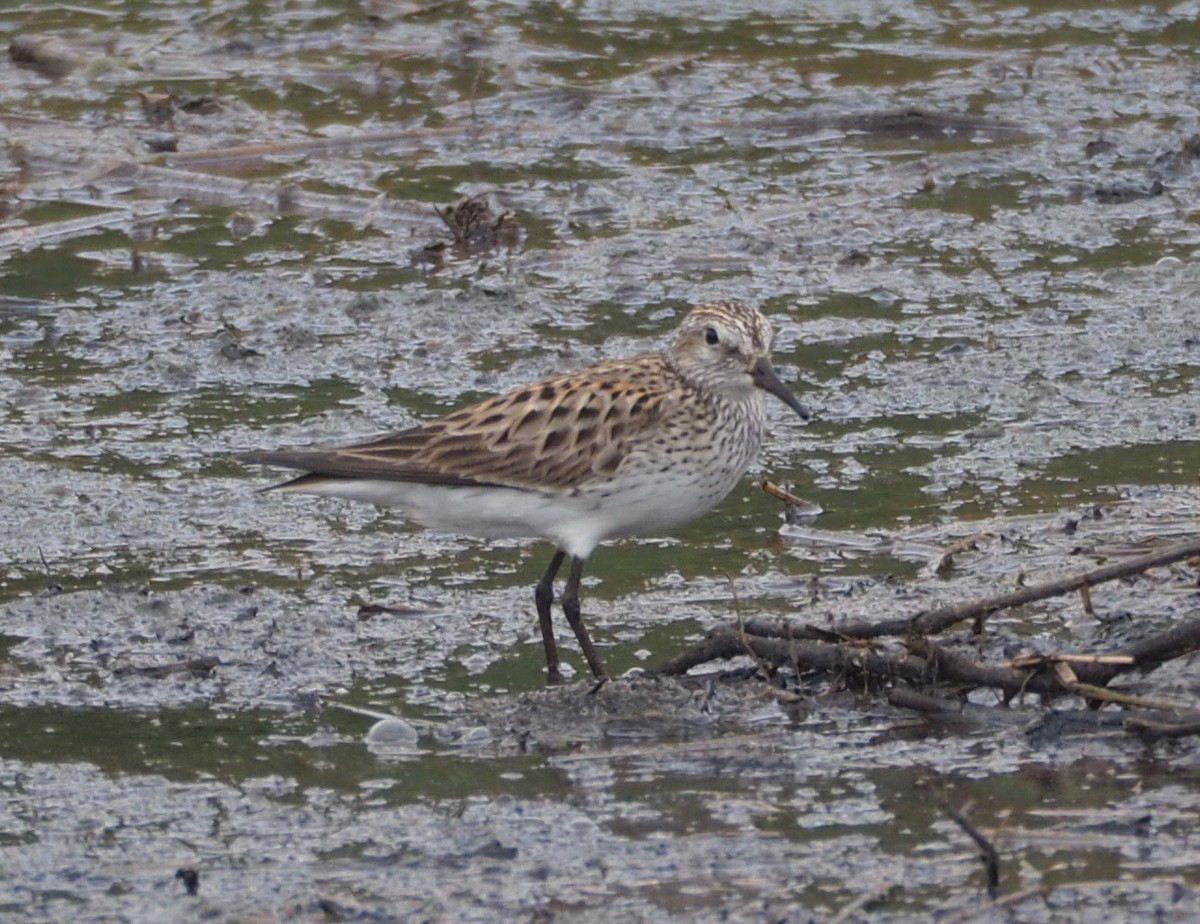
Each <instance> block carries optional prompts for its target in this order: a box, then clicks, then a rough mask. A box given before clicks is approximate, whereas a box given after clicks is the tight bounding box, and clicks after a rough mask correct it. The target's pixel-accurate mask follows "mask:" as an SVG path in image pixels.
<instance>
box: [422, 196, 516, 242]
mask: <svg viewBox="0 0 1200 924" xmlns="http://www.w3.org/2000/svg"><path fill="white" fill-rule="evenodd" d="M433 210H434V211H435V212H436V213H437V216H438V218H440V219H441V220H442V221H443V222H444V223H445V225H446V227H447V228H449V229H450V233H451V234H452V235H453V236H454V246H455V247H462V248H466V249H468V250H490V249H492V248H495V247H513V246H516V244H517V243H518V242H519V240H520V236H521V226H520V225H519V224H517V217H516V216H515V215H514V214H513V213H512V212H510V211H508V210H507V209H505V210H504V211H503V212H501V213H500V214H499V215H497V214H496V213H495V211H494V210H493V209H492V206H491V203H490V202H488V200H487V199H486V198H484V197H483V196H464V197H463V198H462V199H460V200H459V201H458V202H456V203H455V204H454V205H448V206H446V208H444V209H439V208H438V207H437V206H434V207H433Z"/></svg>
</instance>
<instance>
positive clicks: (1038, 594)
mask: <svg viewBox="0 0 1200 924" xmlns="http://www.w3.org/2000/svg"><path fill="white" fill-rule="evenodd" d="M1197 555H1200V540H1193V541H1191V542H1182V543H1177V544H1176V545H1169V546H1167V547H1166V548H1163V549H1159V550H1158V551H1156V552H1151V553H1149V554H1147V555H1141V556H1138V557H1137V558H1130V559H1127V560H1125V561H1120V562H1114V563H1113V564H1110V565H1104V566H1102V567H1100V568H1094V569H1092V570H1091V571H1085V572H1083V573H1082V574H1075V575H1071V576H1069V577H1065V578H1059V579H1058V580H1055V581H1048V582H1046V583H1045V584H1034V585H1031V586H1029V587H1022V588H1021V589H1020V590H1015V591H1012V592H1011V593H1007V594H1000V595H999V596H995V597H986V598H984V599H983V600H975V601H971V602H968V603H959V604H956V605H954V606H946V607H941V608H940V609H936V610H930V611H928V612H925V613H918V614H917V615H916V616H911V617H901V618H897V619H885V620H883V621H882V622H876V623H868V622H852V623H845V624H843V625H840V626H835V627H833V631H834V632H836V633H838V634H839V635H845V636H847V637H850V638H878V637H880V636H883V635H908V634H912V633H916V634H920V635H935V634H936V633H938V632H942V631H944V630H946V629H948V628H950V627H951V626H953V625H954V624H955V623H958V622H962V621H963V620H966V619H977V618H986V617H987V616H990V615H991V614H992V613H995V612H997V611H998V610H1005V609H1011V608H1012V607H1015V606H1024V605H1025V604H1027V603H1033V602H1035V601H1037V600H1045V599H1046V598H1048V597H1056V596H1060V595H1062V594H1066V593H1070V592H1071V591H1075V590H1079V589H1080V588H1083V587H1094V586H1096V585H1097V584H1104V583H1106V582H1108V581H1115V580H1117V579H1119V578H1123V577H1129V576H1131V575H1134V574H1141V573H1142V572H1143V571H1146V570H1147V569H1149V568H1156V567H1160V566H1162V565H1170V564H1173V563H1174V562H1177V561H1182V560H1183V559H1185V558H1192V557H1193V556H1197Z"/></svg>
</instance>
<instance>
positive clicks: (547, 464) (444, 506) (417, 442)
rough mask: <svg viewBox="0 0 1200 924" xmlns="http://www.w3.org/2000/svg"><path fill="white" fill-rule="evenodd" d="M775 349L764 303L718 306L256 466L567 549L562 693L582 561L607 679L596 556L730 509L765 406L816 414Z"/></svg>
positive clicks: (419, 518)
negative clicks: (398, 423)
mask: <svg viewBox="0 0 1200 924" xmlns="http://www.w3.org/2000/svg"><path fill="white" fill-rule="evenodd" d="M771 343H772V332H771V326H770V324H769V323H768V321H767V319H766V318H765V317H764V316H763V314H762V313H761V312H760V311H759V310H758V309H757V308H756V307H754V306H753V305H750V304H747V303H744V302H736V301H724V302H713V303H711V304H706V305H701V306H699V307H697V308H694V309H693V310H692V311H691V312H689V313H688V315H687V316H686V317H685V318H684V319H683V321H682V322H681V323H680V325H679V327H678V329H677V330H676V332H675V336H674V339H673V340H672V342H671V344H670V345H669V346H668V347H667V348H666V349H665V350H662V351H656V352H651V353H642V354H640V355H637V356H633V357H630V358H628V359H618V360H613V361H609V362H602V363H598V364H597V365H594V366H588V367H586V368H584V369H578V370H576V371H574V372H568V373H565V374H562V375H556V376H552V377H550V378H547V379H543V380H542V381H539V382H535V383H533V384H530V385H523V386H521V387H520V388H516V389H514V390H513V391H510V392H508V393H507V394H503V395H498V396H496V397H493V398H488V399H486V400H484V401H481V402H479V403H478V404H473V405H471V406H470V407H466V408H463V409H462V410H458V411H454V412H452V413H450V414H447V415H446V416H444V417H440V418H438V419H437V420H433V421H430V422H428V423H424V424H420V425H419V426H415V427H412V428H410V429H408V430H402V431H401V432H399V433H393V434H389V435H387V436H382V437H378V438H376V439H372V440H370V441H368V442H364V443H356V444H354V445H351V446H343V447H338V448H333V449H315V450H314V449H299V450H280V451H266V452H254V453H249V454H247V455H244V456H242V457H241V458H242V459H243V460H245V461H247V462H258V463H262V464H265V465H275V466H281V467H284V468H292V469H300V470H302V471H303V472H304V474H302V475H300V476H299V477H297V478H293V479H292V480H291V481H286V482H283V483H282V484H278V485H272V486H270V487H268V488H265V489H264V490H281V491H298V492H303V493H308V494H319V495H325V496H329V497H342V498H348V499H350V500H355V501H362V502H366V503H371V504H377V505H380V506H388V507H398V508H400V509H401V510H403V511H404V512H405V513H406V514H407V516H408V517H409V518H410V519H412V520H414V521H416V522H417V523H419V524H422V525H424V526H426V527H429V528H432V529H436V530H441V531H445V532H451V533H460V534H463V535H469V536H479V537H483V538H500V537H527V538H537V539H545V540H547V541H549V542H551V543H553V544H554V546H555V552H554V556H553V557H552V558H551V559H550V565H549V567H548V568H547V569H546V572H545V574H543V575H542V578H541V580H540V581H538V583H537V587H536V589H535V591H534V601H535V604H536V606H537V614H538V623H539V626H540V628H541V633H542V644H543V647H544V649H545V654H546V676H547V682H549V683H558V682H561V680H562V674H561V671H560V668H559V657H558V649H557V646H556V645H555V641H554V628H553V625H552V623H551V607H552V604H553V602H554V581H555V578H556V577H557V576H558V572H559V570H560V569H561V568H562V565H563V563H564V562H565V561H566V560H567V558H568V557H569V558H570V560H571V562H570V569H569V571H568V575H567V581H566V586H565V587H564V589H563V593H562V597H561V598H560V602H561V604H562V609H563V613H564V615H565V616H566V619H567V623H568V624H569V625H570V627H571V629H572V630H573V631H574V633H575V637H576V638H577V639H578V641H579V647H580V648H581V649H582V651H583V656H584V657H585V658H586V659H587V663H588V666H589V667H590V668H591V671H592V673H593V674H594V675H595V676H596V678H598V679H600V680H603V679H605V678H606V677H607V674H606V672H605V669H604V662H603V661H602V660H601V658H600V656H599V654H597V652H596V649H595V646H594V645H593V644H592V641H591V638H590V637H589V635H588V632H587V628H586V627H585V626H584V623H583V619H582V618H581V616H580V605H579V584H580V580H581V579H582V577H583V569H584V565H585V563H586V562H587V560H588V556H590V555H591V553H592V551H593V550H594V549H595V548H596V546H597V545H599V544H600V543H601V542H605V541H606V540H610V539H617V538H620V537H622V536H630V535H639V534H641V535H644V534H647V533H657V532H660V531H664V530H669V529H671V528H673V527H676V526H679V525H681V524H683V523H686V522H688V521H689V520H692V519H694V518H695V517H697V516H699V515H700V514H702V513H705V512H707V511H708V510H711V509H712V508H713V507H714V506H716V505H717V504H718V503H719V502H720V501H721V500H722V499H724V498H725V496H726V495H728V494H729V492H730V491H732V490H733V488H734V486H735V485H737V483H738V481H739V480H740V479H741V477H742V476H743V475H744V474H745V473H746V469H747V468H748V467H749V465H750V463H751V461H752V460H753V459H754V456H755V454H756V453H757V452H758V447H759V443H760V442H761V439H762V433H763V425H764V420H765V403H766V402H765V395H767V394H771V395H774V396H775V397H777V398H779V399H780V400H781V401H783V402H784V403H785V404H786V405H787V406H788V407H790V408H791V409H792V410H793V411H795V412H796V413H797V414H798V415H799V416H800V417H801V419H804V420H807V419H808V418H809V416H810V414H809V410H808V408H807V407H806V406H805V405H804V404H802V403H801V402H800V401H799V400H798V399H797V398H796V396H795V395H794V394H792V392H791V391H790V390H789V389H788V387H787V386H786V385H784V384H783V382H782V381H781V380H780V379H779V376H778V375H777V374H776V372H775V369H774V367H772V365H771V360H770V348H771Z"/></svg>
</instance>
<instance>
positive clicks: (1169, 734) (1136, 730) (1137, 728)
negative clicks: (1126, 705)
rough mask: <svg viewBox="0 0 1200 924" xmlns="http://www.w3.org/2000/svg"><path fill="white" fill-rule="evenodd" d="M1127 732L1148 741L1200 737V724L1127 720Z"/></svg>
mask: <svg viewBox="0 0 1200 924" xmlns="http://www.w3.org/2000/svg"><path fill="white" fill-rule="evenodd" d="M1125 731H1127V732H1131V733H1132V734H1136V735H1141V736H1142V737H1143V738H1145V739H1146V740H1147V741H1157V740H1159V739H1160V738H1187V737H1189V736H1191V735H1200V722H1154V721H1151V720H1150V719H1132V718H1131V719H1126V720H1125Z"/></svg>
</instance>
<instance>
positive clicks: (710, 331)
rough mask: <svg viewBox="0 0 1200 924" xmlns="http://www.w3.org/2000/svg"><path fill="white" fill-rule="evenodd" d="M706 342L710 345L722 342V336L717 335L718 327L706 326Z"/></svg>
mask: <svg viewBox="0 0 1200 924" xmlns="http://www.w3.org/2000/svg"><path fill="white" fill-rule="evenodd" d="M704 342H705V343H707V344H708V345H709V346H716V345H717V344H718V343H720V342H721V338H720V337H718V336H717V329H716V328H715V327H708V328H705V330H704Z"/></svg>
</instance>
